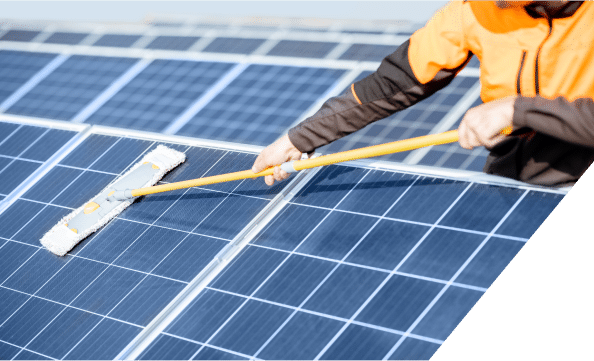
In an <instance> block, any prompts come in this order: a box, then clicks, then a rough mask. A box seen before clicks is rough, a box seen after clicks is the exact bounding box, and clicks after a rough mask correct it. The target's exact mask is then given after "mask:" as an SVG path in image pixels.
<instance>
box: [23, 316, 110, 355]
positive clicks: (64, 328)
mask: <svg viewBox="0 0 594 361" xmlns="http://www.w3.org/2000/svg"><path fill="white" fill-rule="evenodd" d="M100 320H101V317H100V316H97V315H94V314H92V313H89V312H84V311H79V310H75V309H73V308H66V309H65V310H64V312H62V313H61V314H60V315H59V316H58V317H56V319H55V320H53V321H52V323H50V324H49V326H48V327H47V328H45V329H44V330H43V331H42V332H41V333H40V334H39V335H37V337H35V339H34V340H33V342H31V343H30V344H29V345H28V346H27V347H28V348H29V349H31V350H32V351H37V352H40V353H42V354H44V355H48V356H51V357H55V358H58V359H61V358H62V357H64V356H65V355H66V353H68V351H70V350H71V349H72V348H73V347H74V346H76V344H77V343H78V342H79V341H80V340H81V339H82V338H83V336H84V335H86V334H87V333H88V332H89V331H91V329H92V328H93V327H95V326H96V325H97V323H99V321H100Z"/></svg>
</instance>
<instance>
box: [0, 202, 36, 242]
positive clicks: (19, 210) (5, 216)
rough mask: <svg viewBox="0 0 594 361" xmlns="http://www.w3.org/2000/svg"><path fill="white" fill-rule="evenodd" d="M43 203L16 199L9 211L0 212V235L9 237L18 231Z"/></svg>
mask: <svg viewBox="0 0 594 361" xmlns="http://www.w3.org/2000/svg"><path fill="white" fill-rule="evenodd" d="M42 208H43V204H39V203H33V202H27V201H22V200H18V201H16V202H15V203H14V204H13V205H12V206H11V208H10V212H4V213H2V214H0V224H2V227H0V237H4V238H11V237H12V236H13V235H14V234H15V233H17V232H19V231H20V230H21V228H23V227H24V226H25V225H26V224H27V223H28V222H29V221H30V220H31V218H33V217H35V215H36V214H37V213H38V212H39V211H41V209H42Z"/></svg>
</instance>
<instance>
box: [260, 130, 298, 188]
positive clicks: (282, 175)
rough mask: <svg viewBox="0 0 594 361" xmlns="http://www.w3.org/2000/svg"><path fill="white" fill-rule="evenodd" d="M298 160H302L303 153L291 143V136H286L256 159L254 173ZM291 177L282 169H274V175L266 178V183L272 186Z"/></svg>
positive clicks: (265, 149)
mask: <svg viewBox="0 0 594 361" xmlns="http://www.w3.org/2000/svg"><path fill="white" fill-rule="evenodd" d="M298 159H301V152H300V151H299V149H297V148H295V146H294V145H293V143H291V140H290V139H289V136H288V135H286V134H285V135H284V136H283V137H281V138H280V139H278V140H277V141H276V142H274V143H272V144H271V145H269V146H268V147H266V148H264V150H263V151H262V152H261V153H260V155H259V156H258V158H256V161H255V162H254V165H253V166H252V171H253V172H254V173H258V172H261V171H263V170H264V169H266V168H268V167H271V166H274V165H279V164H282V163H284V162H287V161H290V160H298ZM289 175H290V174H289V173H287V172H285V171H284V170H281V169H280V167H274V174H273V175H267V176H266V177H264V181H265V182H266V184H268V185H269V186H271V185H273V184H274V181H275V180H277V181H281V180H283V179H287V178H288V177H289Z"/></svg>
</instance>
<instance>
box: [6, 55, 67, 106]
mask: <svg viewBox="0 0 594 361" xmlns="http://www.w3.org/2000/svg"><path fill="white" fill-rule="evenodd" d="M56 55H57V54H48V53H33V52H24V51H14V50H0V108H2V106H1V104H2V103H3V102H4V101H5V100H6V99H8V98H9V97H10V95H11V94H13V93H14V92H15V91H17V89H19V88H20V87H21V86H22V85H23V84H25V83H26V82H27V81H28V80H29V79H30V78H31V77H32V76H33V75H35V73H37V72H38V71H40V70H41V69H42V68H43V67H44V66H45V65H47V64H48V63H49V62H50V61H51V60H52V59H54V58H55V57H56Z"/></svg>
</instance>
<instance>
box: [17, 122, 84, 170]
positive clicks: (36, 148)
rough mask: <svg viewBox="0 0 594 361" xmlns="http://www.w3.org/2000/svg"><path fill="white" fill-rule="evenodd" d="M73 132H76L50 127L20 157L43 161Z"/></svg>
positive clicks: (70, 137) (66, 140) (71, 135)
mask: <svg viewBox="0 0 594 361" xmlns="http://www.w3.org/2000/svg"><path fill="white" fill-rule="evenodd" d="M75 134H76V132H73V131H69V130H59V129H50V130H49V131H48V132H47V133H45V134H44V135H43V136H42V137H41V138H39V139H37V141H36V142H35V143H34V144H32V145H31V147H30V148H29V149H28V150H27V151H25V152H24V153H23V154H22V156H21V157H22V158H28V159H33V160H38V161H42V162H45V161H46V160H48V159H49V158H50V157H51V156H52V155H53V154H54V153H55V152H56V151H58V150H59V149H60V148H61V147H62V146H63V145H64V144H66V143H67V142H68V141H69V140H70V139H72V137H73V136H74V135H75Z"/></svg>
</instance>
